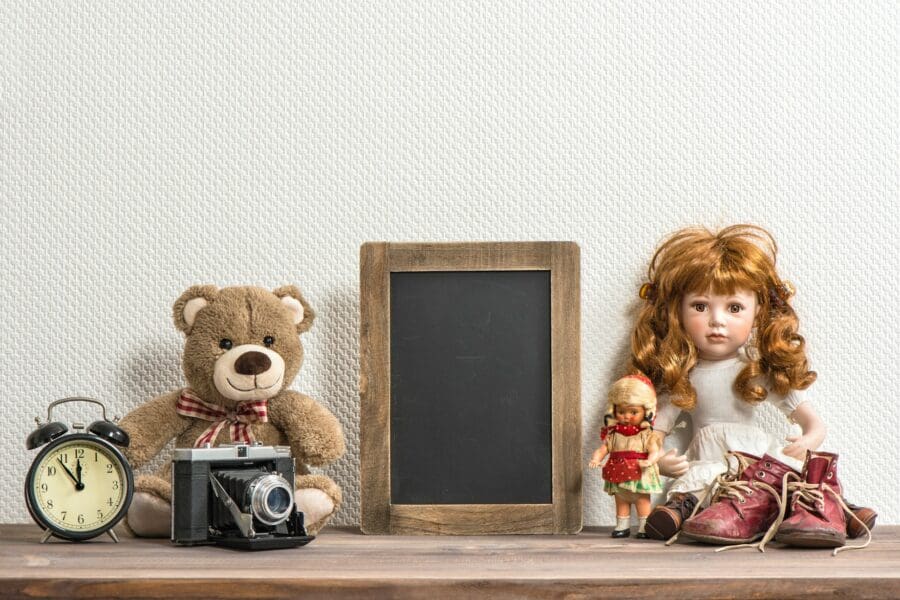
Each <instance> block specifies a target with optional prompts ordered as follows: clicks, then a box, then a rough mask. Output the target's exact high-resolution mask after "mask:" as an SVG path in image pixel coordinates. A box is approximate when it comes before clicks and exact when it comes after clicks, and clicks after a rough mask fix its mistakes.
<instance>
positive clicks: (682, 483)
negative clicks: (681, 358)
mask: <svg viewBox="0 0 900 600" xmlns="http://www.w3.org/2000/svg"><path fill="white" fill-rule="evenodd" d="M744 366H745V363H744V360H743V358H742V356H741V355H739V356H737V357H735V358H732V359H726V360H720V361H704V360H700V361H698V362H697V365H696V366H695V367H694V368H693V370H691V373H690V375H689V377H690V380H691V384H692V385H693V386H694V389H695V390H697V405H696V407H695V408H694V410H693V411H691V413H690V414H691V418H692V420H693V423H694V437H693V439H692V440H691V443H690V444H689V445H688V448H687V450H686V451H685V455H686V456H687V460H688V462H689V466H688V472H687V473H685V474H684V475H682V476H681V477H678V478H675V479H673V480H672V482H671V485H670V487H669V490H668V494H669V495H670V496H671V494H673V493H675V492H689V493H692V494H694V495H697V494H698V492H700V491H702V490H704V489H705V488H706V486H707V485H709V484H710V483H712V482H713V480H714V479H715V478H716V475H718V474H720V473H724V472H725V471H726V470H727V469H728V465H727V464H726V462H725V452H726V451H728V450H737V451H741V452H747V453H749V454H753V455H755V456H760V457H761V456H762V455H763V454H769V455H770V456H772V457H773V458H775V459H777V460H780V461H781V462H783V463H784V464H786V465H788V466H789V467H791V468H793V469H797V470H799V469H801V468H802V466H803V465H802V463H801V462H800V461H798V460H796V459H793V458H791V457H789V456H786V455H785V454H784V453H783V452H782V448H784V446H785V445H787V442H785V441H784V440H783V439H779V438H776V437H775V436H774V435H772V434H770V433H767V432H765V431H763V430H762V429H760V428H759V427H757V426H756V425H755V424H754V422H753V413H754V411H755V410H756V406H755V405H753V404H750V403H749V402H747V401H746V400H744V399H743V398H741V397H740V396H739V395H738V394H737V393H735V391H734V380H735V378H736V377H737V375H738V373H740V372H741V370H742V369H743V368H744ZM766 402H770V403H771V404H773V405H774V406H775V407H777V408H778V409H779V410H780V411H781V412H782V413H783V414H784V415H785V417H787V418H790V415H791V413H793V412H794V410H796V409H797V407H798V406H800V404H802V403H803V402H804V399H803V392H801V391H799V390H791V391H790V392H789V393H788V394H787V395H786V396H779V395H777V394H775V393H774V392H771V391H770V392H769V395H768V397H767V398H766ZM659 404H660V408H659V412H658V414H657V417H656V422H655V424H654V426H653V428H654V429H656V430H657V431H662V432H664V433H666V434H667V435H668V434H669V433H670V432H671V431H672V428H673V426H674V425H675V421H676V419H677V418H678V416H679V414H680V413H681V409H680V408H678V407H677V406H675V405H674V404H672V403H671V402H669V399H668V397H667V396H666V395H661V396H660V398H659Z"/></svg>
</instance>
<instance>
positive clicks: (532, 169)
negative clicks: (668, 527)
mask: <svg viewBox="0 0 900 600" xmlns="http://www.w3.org/2000/svg"><path fill="white" fill-rule="evenodd" d="M0 24H2V37H0V75H2V77H0V122H2V128H0V201H2V209H0V250H2V259H0V266H2V281H3V288H4V289H3V293H2V294H0V313H2V315H3V321H4V326H3V350H2V361H0V389H2V394H3V403H4V406H5V410H4V411H3V412H0V425H2V431H3V433H4V436H3V438H2V439H3V441H2V442H0V445H2V446H0V447H2V453H0V521H27V520H28V516H27V513H26V510H25V508H24V501H23V498H22V491H21V489H22V482H23V479H24V473H25V471H26V468H27V465H28V462H29V459H30V456H31V455H29V454H28V453H26V451H25V450H24V439H25V436H26V435H27V433H28V432H29V431H31V429H32V426H33V422H32V418H33V417H34V416H35V415H37V414H43V413H44V411H45V407H46V406H47V404H48V403H49V402H50V401H51V400H53V399H56V398H59V397H62V396H66V395H72V394H84V395H89V396H95V397H98V398H102V399H103V400H105V401H106V402H107V403H108V404H109V405H110V406H111V408H112V409H113V411H114V412H115V413H116V414H119V415H121V414H123V413H125V412H127V411H128V410H130V409H132V408H134V407H135V406H137V405H138V404H140V403H141V402H143V401H145V400H147V399H149V398H151V397H153V396H155V395H157V394H160V393H162V392H164V391H166V390H169V389H171V388H174V387H177V386H179V385H180V384H181V383H182V378H181V373H180V358H179V353H180V351H181V339H180V336H179V335H178V334H177V333H176V332H175V330H174V328H173V326H172V323H171V319H170V310H171V304H172V303H173V301H174V300H175V298H176V297H177V296H178V295H179V294H180V293H181V292H182V290H183V289H184V288H185V287H187V286H189V285H191V284H194V283H201V282H204V283H207V282H208V283H216V284H219V285H229V284H258V285H264V286H272V287H274V286H277V285H280V284H283V283H296V284H298V285H299V286H301V288H302V289H303V290H304V291H305V293H306V295H307V297H308V298H309V300H310V302H311V303H312V304H313V306H314V307H315V308H316V309H317V310H318V312H319V314H320V318H319V320H318V321H317V324H316V326H315V327H314V329H313V331H312V332H311V333H310V334H308V336H306V338H305V340H306V346H307V356H308V358H307V361H306V364H305V366H304V368H303V370H302V371H301V375H300V377H299V378H298V380H297V381H296V382H295V384H294V387H296V388H297V389H300V390H303V391H305V392H307V393H309V394H311V395H312V396H313V397H315V398H318V399H319V400H321V401H322V402H323V403H325V404H327V405H328V406H329V407H331V408H332V409H333V410H334V411H335V412H336V413H337V414H338V415H339V417H340V419H341V421H342V423H343V425H344V428H345V431H346V434H347V438H348V440H349V447H348V452H347V455H346V456H345V458H344V459H342V460H341V461H340V462H338V463H337V464H336V465H335V466H334V467H332V468H330V469H329V470H328V472H329V473H331V474H332V475H333V476H334V477H335V478H336V479H337V481H338V482H339V483H340V484H342V485H343V487H344V490H345V494H346V498H347V502H346V508H345V509H344V511H343V513H342V514H341V516H340V520H339V522H340V523H355V522H357V519H358V506H359V495H358V477H357V469H358V460H357V453H358V396H357V363H358V348H357V344H358V343H357V340H358V317H357V312H358V291H357V290H358V265H357V262H358V248H359V245H360V243H361V242H363V241H366V240H394V241H401V240H402V241H406V240H423V241H424V240H558V239H562V240H575V241H577V242H578V243H579V244H581V248H582V294H583V296H582V311H583V315H582V323H583V333H582V348H583V352H582V355H583V363H582V368H583V390H582V395H583V407H584V411H583V412H584V424H585V440H586V442H585V451H586V452H587V451H589V450H590V446H592V444H591V443H590V442H589V441H588V440H592V439H594V435H595V427H596V425H597V423H598V419H599V412H600V411H601V402H602V398H603V395H604V390H605V387H606V385H607V384H608V383H609V382H610V381H611V379H612V378H613V377H614V375H615V370H616V368H617V366H618V365H619V364H620V362H621V360H622V352H623V349H624V347H625V344H626V338H627V334H628V330H629V326H630V321H629V311H630V310H631V309H632V308H633V306H634V303H635V302H636V293H637V288H638V286H639V284H640V283H641V282H642V280H643V273H644V269H645V267H646V262H647V261H648V260H649V258H650V255H651V253H652V250H653V248H654V246H655V244H656V243H657V241H658V240H659V239H660V238H661V237H663V236H664V235H665V234H667V233H669V232H671V231H672V230H674V229H676V228H678V227H681V226H684V225H690V224H706V225H709V226H713V227H715V226H720V225H725V224H729V223H733V222H738V221H750V222H755V223H758V224H762V225H765V226H767V227H769V228H770V229H771V230H772V231H773V233H774V234H775V235H776V237H777V239H778V240H779V242H780V244H781V246H782V255H781V261H780V265H781V268H782V270H783V273H784V275H785V276H787V277H788V278H789V279H791V280H793V281H794V282H795V283H796V285H797V287H798V289H799V293H798V296H797V300H796V303H797V306H798V310H799V311H800V314H801V319H802V321H801V323H802V331H803V332H804V333H805V334H806V336H807V338H808V341H809V352H810V356H811V360H812V363H813V366H814V368H815V369H816V370H817V371H818V372H819V381H818V382H817V383H816V384H815V386H814V387H813V388H812V390H811V394H810V396H811V398H812V399H813V400H814V401H815V403H816V406H817V409H818V411H819V412H820V414H821V415H822V416H823V418H824V419H825V421H826V422H827V423H829V424H830V426H831V429H830V432H829V435H828V439H827V440H826V448H827V449H829V450H834V451H837V452H839V453H840V454H841V459H842V465H841V471H840V475H841V477H842V478H843V480H844V484H845V486H846V487H847V488H848V490H849V491H848V494H847V495H848V496H849V497H851V499H853V500H855V501H857V502H866V503H870V504H872V505H874V506H875V507H877V508H878V509H879V510H880V512H881V514H882V518H881V522H882V523H894V524H897V523H900V499H898V498H900V495H898V493H897V492H898V485H900V484H898V481H900V467H898V465H900V450H898V447H900V445H898V443H897V441H896V432H897V423H898V421H900V403H898V402H897V401H896V399H895V396H896V393H897V387H898V381H897V375H896V373H897V368H896V361H897V358H896V355H897V352H896V342H897V339H898V338H900V328H898V325H897V322H898V316H897V280H898V259H900V256H898V234H897V227H898V225H900V208H898V205H897V203H898V200H900V67H898V64H900V51H898V36H900V33H898V32H900V9H898V8H897V7H896V5H895V3H893V2H880V3H879V2H871V3H865V4H864V7H857V8H854V7H853V6H851V3H843V2H828V3H824V2H809V3H806V4H804V3H793V2H791V3H787V2H785V3H781V2H779V3H775V2H754V3H716V4H714V5H713V4H712V3H711V4H710V5H708V6H707V5H705V4H702V3H691V2H664V3H660V2H648V3H634V2H628V1H622V2H609V3H600V2H583V3H565V4H562V3H546V2H537V1H535V2H530V3H518V2H475V1H472V2H469V1H453V2H449V1H448V2H440V3H432V2H422V1H420V0H409V1H406V0H393V1H390V2H384V3H361V2H355V1H348V2H335V1H328V2H294V1H285V2H272V3H263V2H259V3H237V2H203V1H200V0H178V1H171V2H141V3H138V2H120V1H115V2H113V1H108V2H103V1H91V2H83V3H79V2H38V1H29V2H15V1H12V0H5V1H3V2H2V6H0ZM62 414H63V416H68V417H74V416H76V412H75V411H65V412H63V413H62ZM82 414H85V413H82ZM764 416H765V417H766V418H765V419H764V420H768V421H769V425H770V426H773V427H776V428H780V429H786V424H784V423H783V422H782V421H783V419H780V418H779V417H778V416H777V415H773V414H768V413H767V414H766V415H764ZM585 491H586V494H585V523H586V524H589V525H590V524H611V523H612V520H613V509H612V501H611V499H610V498H608V497H606V496H605V495H603V494H602V493H601V492H600V481H599V477H598V476H597V475H596V473H591V474H588V475H587V476H586V486H585Z"/></svg>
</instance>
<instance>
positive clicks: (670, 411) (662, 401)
mask: <svg viewBox="0 0 900 600" xmlns="http://www.w3.org/2000/svg"><path fill="white" fill-rule="evenodd" d="M657 404H658V405H659V408H658V409H657V412H656V421H655V422H654V423H653V429H655V430H656V431H661V432H663V433H665V434H666V435H668V434H669V432H671V431H672V427H674V426H675V419H677V418H678V415H679V414H681V409H680V408H678V407H677V406H675V405H674V404H672V403H671V402H670V401H669V395H668V394H660V395H659V398H657Z"/></svg>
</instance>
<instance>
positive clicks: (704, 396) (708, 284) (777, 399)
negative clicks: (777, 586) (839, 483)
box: [630, 225, 825, 539]
mask: <svg viewBox="0 0 900 600" xmlns="http://www.w3.org/2000/svg"><path fill="white" fill-rule="evenodd" d="M776 251H777V248H776V244H775V240H774V239H773V238H772V236H771V235H770V234H769V233H768V232H767V231H766V230H764V229H762V228H760V227H755V226H751V225H734V226H731V227H727V228H725V229H723V230H721V231H719V232H718V233H715V234H714V233H712V232H710V231H708V230H706V229H684V230H681V231H679V232H677V233H675V234H674V235H673V236H671V237H670V238H669V239H667V240H666V241H665V242H664V243H663V244H662V245H661V246H660V247H659V249H658V250H657V251H656V254H655V255H654V256H653V259H652V260H651V261H650V268H649V273H648V274H649V280H650V281H649V283H646V284H644V286H643V287H642V288H641V290H640V297H641V298H642V299H643V300H644V301H645V304H644V306H643V307H642V308H641V309H640V312H639V315H638V318H637V323H636V324H635V327H634V330H633V332H632V336H631V361H630V371H633V372H641V373H645V374H646V375H647V376H648V377H649V378H650V379H651V380H652V381H653V382H654V383H655V384H656V387H657V388H658V389H660V390H662V392H663V393H661V394H660V410H659V415H658V418H657V420H656V422H655V424H654V429H655V430H656V431H657V434H658V437H659V443H660V445H662V442H663V440H664V439H665V437H666V435H667V434H668V433H670V431H671V430H672V428H673V426H674V423H675V421H676V418H677V417H678V415H679V413H680V412H681V411H682V410H685V411H690V412H691V413H692V420H693V427H694V430H693V439H692V441H691V443H690V446H689V447H688V449H687V452H686V454H685V455H677V452H676V451H675V450H671V451H670V452H668V453H665V454H663V456H661V457H660V461H659V465H660V470H661V472H662V474H663V475H667V476H671V477H675V478H676V479H675V480H674V481H673V483H672V485H671V487H670V489H669V495H668V499H669V502H668V503H667V504H666V505H665V506H658V507H656V509H654V512H653V515H652V516H651V517H650V522H649V526H648V532H649V533H650V537H653V538H656V539H668V538H669V537H671V536H672V535H674V534H675V533H677V531H678V530H679V529H680V527H681V525H682V522H683V521H684V520H686V519H687V518H688V517H689V516H690V514H691V513H692V512H694V508H695V507H696V505H697V504H698V502H702V501H703V500H704V498H703V496H704V494H705V491H706V490H709V489H710V488H709V486H710V485H711V484H712V482H713V481H714V480H716V477H717V476H718V475H720V474H722V473H723V472H725V471H726V469H727V466H728V465H727V463H726V460H725V459H724V458H723V456H724V455H725V453H726V452H731V451H739V452H743V453H746V454H752V455H756V456H763V455H766V456H772V457H774V458H775V459H777V461H779V462H780V463H783V464H784V465H787V466H788V467H790V468H794V469H799V468H800V467H801V465H802V460H803V458H804V457H805V455H806V452H807V451H808V450H815V449H816V448H818V447H819V445H820V444H821V443H822V441H823V440H824V438H825V426H824V424H823V423H822V421H821V420H820V419H819V417H818V416H817V415H816V412H815V410H813V407H812V405H811V404H810V403H809V402H807V401H806V400H805V399H804V397H803V394H802V390H805V389H806V388H808V387H809V386H810V385H811V384H812V383H813V382H814V381H815V380H816V374H815V373H814V372H813V371H811V370H810V369H809V367H808V363H807V358H806V351H805V342H804V339H803V337H802V336H801V335H800V334H799V333H798V325H799V320H798V318H797V315H796V313H795V312H794V309H793V308H792V307H791V304H790V298H791V296H792V295H793V293H794V288H793V287H792V286H791V285H790V284H789V283H788V282H786V281H784V280H782V279H781V277H779V275H778V273H777V272H776V270H775V256H776ZM763 401H768V402H770V403H771V404H773V405H774V406H775V407H777V408H778V409H779V410H780V411H781V412H782V413H783V414H784V415H785V417H786V418H788V419H790V420H791V421H792V422H794V423H797V424H799V425H800V428H801V430H802V434H801V435H800V436H792V437H789V438H787V441H788V442H790V443H789V444H787V445H785V444H784V442H783V441H781V440H780V439H776V438H775V436H773V435H770V434H768V433H766V432H764V431H762V430H761V429H759V428H758V427H756V426H755V424H754V423H753V415H754V412H755V410H756V406H757V405H758V404H759V403H761V402H763Z"/></svg>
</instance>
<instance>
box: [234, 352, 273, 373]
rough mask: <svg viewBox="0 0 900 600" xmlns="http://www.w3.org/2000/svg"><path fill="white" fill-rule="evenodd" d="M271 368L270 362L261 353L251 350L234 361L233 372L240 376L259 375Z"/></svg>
mask: <svg viewBox="0 0 900 600" xmlns="http://www.w3.org/2000/svg"><path fill="white" fill-rule="evenodd" d="M271 366H272V361H271V360H269V357H268V356H266V355H265V354H263V353H262V352H256V351H253V350H251V351H250V352H244V353H243V354H241V355H240V356H239V357H238V359H237V360H236V361H234V370H235V371H237V372H238V373H240V374H241V375H259V374H260V373H265V372H266V371H268V370H269V367H271Z"/></svg>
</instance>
